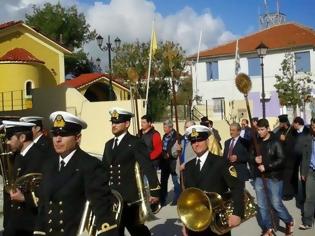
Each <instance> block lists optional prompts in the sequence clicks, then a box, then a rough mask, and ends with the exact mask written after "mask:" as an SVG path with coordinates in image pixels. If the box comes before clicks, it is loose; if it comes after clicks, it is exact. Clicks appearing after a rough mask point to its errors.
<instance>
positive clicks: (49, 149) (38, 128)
mask: <svg viewBox="0 0 315 236" xmlns="http://www.w3.org/2000/svg"><path fill="white" fill-rule="evenodd" d="M43 119H44V118H43V117H41V116H24V117H21V118H20V121H23V122H30V123H34V124H35V125H34V126H33V128H32V132H33V142H34V143H35V145H36V146H37V147H38V148H39V149H40V150H41V151H43V152H44V153H45V154H46V155H51V153H53V152H54V147H53V144H52V140H51V138H50V137H49V136H47V135H45V134H44V127H43Z"/></svg>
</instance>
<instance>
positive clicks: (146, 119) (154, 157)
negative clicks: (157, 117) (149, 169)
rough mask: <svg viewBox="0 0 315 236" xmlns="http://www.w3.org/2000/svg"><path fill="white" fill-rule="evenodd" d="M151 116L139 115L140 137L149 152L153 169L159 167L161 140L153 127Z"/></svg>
mask: <svg viewBox="0 0 315 236" xmlns="http://www.w3.org/2000/svg"><path fill="white" fill-rule="evenodd" d="M152 123H153V120H152V118H151V116H149V115H144V116H142V117H141V130H140V137H141V138H142V140H143V141H144V143H145V144H146V146H147V149H148V151H149V153H150V159H151V161H152V162H153V165H154V167H155V169H158V168H159V165H160V159H161V154H162V140H161V135H160V133H159V132H158V131H157V130H155V129H154V126H153V124H152Z"/></svg>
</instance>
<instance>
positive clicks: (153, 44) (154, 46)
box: [150, 29, 157, 56]
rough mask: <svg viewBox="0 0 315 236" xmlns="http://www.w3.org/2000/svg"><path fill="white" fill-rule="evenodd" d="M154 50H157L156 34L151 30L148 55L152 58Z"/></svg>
mask: <svg viewBox="0 0 315 236" xmlns="http://www.w3.org/2000/svg"><path fill="white" fill-rule="evenodd" d="M156 50H157V40H156V33H155V30H154V29H152V33H151V43H150V53H151V55H152V56H154V54H155V52H156Z"/></svg>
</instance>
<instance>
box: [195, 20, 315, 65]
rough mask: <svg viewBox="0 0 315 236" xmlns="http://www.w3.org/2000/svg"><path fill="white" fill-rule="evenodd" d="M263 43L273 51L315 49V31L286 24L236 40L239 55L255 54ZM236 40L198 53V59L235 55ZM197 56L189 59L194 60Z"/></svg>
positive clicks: (293, 24)
mask: <svg viewBox="0 0 315 236" xmlns="http://www.w3.org/2000/svg"><path fill="white" fill-rule="evenodd" d="M261 42H263V43H264V44H265V45H267V46H268V47H269V49H270V50H273V49H290V48H299V47H305V46H310V47H315V31H314V30H313V29H311V28H308V27H305V26H302V25H299V24H296V23H287V24H282V25H277V26H273V27H271V28H268V29H264V30H261V31H258V32H255V33H253V34H250V35H248V36H244V37H242V38H240V39H239V40H238V47H239V53H240V54H243V53H252V52H256V49H255V48H256V47H257V46H258V45H259V44H260V43H261ZM235 47H236V40H234V41H232V42H229V43H226V44H223V45H219V46H217V47H214V48H210V49H208V50H205V51H202V52H200V58H207V57H218V56H231V55H234V54H235ZM196 56H197V54H194V55H192V56H191V57H190V58H191V59H194V58H196Z"/></svg>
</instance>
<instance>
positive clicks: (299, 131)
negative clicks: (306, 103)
mask: <svg viewBox="0 0 315 236" xmlns="http://www.w3.org/2000/svg"><path fill="white" fill-rule="evenodd" d="M303 129H304V125H303V126H302V127H301V128H299V129H298V131H297V132H298V133H302V132H303Z"/></svg>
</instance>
